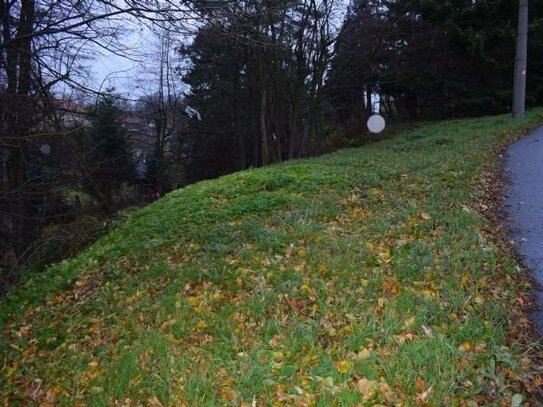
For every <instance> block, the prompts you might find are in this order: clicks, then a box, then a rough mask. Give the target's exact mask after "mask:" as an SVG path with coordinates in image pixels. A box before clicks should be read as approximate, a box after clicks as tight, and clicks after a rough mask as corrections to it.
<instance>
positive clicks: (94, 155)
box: [84, 93, 135, 213]
mask: <svg viewBox="0 0 543 407" xmlns="http://www.w3.org/2000/svg"><path fill="white" fill-rule="evenodd" d="M88 144H89V145H88V147H87V148H88V150H89V154H88V156H87V160H86V163H87V168H88V170H87V171H86V173H87V174H86V177H85V178H84V186H85V189H86V190H87V192H88V193H89V194H91V195H92V196H94V198H95V199H97V200H98V201H99V202H100V203H101V205H102V207H103V208H104V210H105V211H106V212H108V213H112V211H113V204H114V201H115V198H116V197H118V196H119V194H120V190H121V186H122V184H123V183H129V182H132V181H133V180H134V177H135V171H134V165H133V162H132V159H131V155H130V149H129V143H128V137H127V132H126V130H125V128H124V127H123V125H122V120H121V112H120V111H119V109H118V108H117V107H116V98H115V96H114V95H112V94H111V93H108V94H106V95H104V96H102V97H101V98H100V100H99V101H98V102H97V104H96V106H95V108H94V111H93V112H92V116H91V127H90V130H89V137H88Z"/></svg>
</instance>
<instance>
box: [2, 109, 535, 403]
mask: <svg viewBox="0 0 543 407" xmlns="http://www.w3.org/2000/svg"><path fill="white" fill-rule="evenodd" d="M542 119H543V111H541V110H537V111H532V112H530V113H529V115H528V117H527V118H526V119H525V120H524V121H522V122H513V121H512V120H510V119H508V118H507V117H504V116H502V117H496V118H485V119H478V120H467V121H454V122H445V123H441V124H436V125H431V126H427V127H423V128H420V129H417V130H414V131H411V132H408V133H406V134H403V135H401V136H399V137H397V138H395V139H393V140H387V141H384V142H380V143H376V144H373V145H369V146H366V147H363V148H359V149H351V150H344V151H340V152H338V153H335V154H331V155H327V156H324V157H321V158H318V159H311V160H305V161H297V162H291V163H287V164H284V165H278V166H272V167H268V168H263V169H257V170H252V171H246V172H242V173H238V174H234V175H230V176H226V177H223V178H221V179H219V180H215V181H208V182H202V183H199V184H196V185H192V186H189V187H187V188H185V189H183V190H179V191H175V192H173V193H171V194H169V195H168V196H167V197H166V198H164V199H162V200H160V201H159V202H156V203H155V204H153V205H150V206H149V207H146V208H144V209H142V210H140V211H137V212H135V213H134V214H132V215H131V216H130V218H129V219H128V220H127V221H126V224H124V225H121V226H120V227H119V228H117V229H116V230H114V231H113V232H112V233H110V234H109V235H107V236H106V237H104V238H103V239H101V240H100V241H99V242H98V243H96V244H95V245H94V246H93V247H91V248H90V249H89V250H87V251H85V252H84V253H83V254H82V255H80V256H79V257H77V258H75V259H73V260H70V261H67V262H63V263H61V264H58V265H56V266H54V267H51V268H50V269H49V271H48V272H47V273H46V274H44V275H41V276H35V277H33V278H30V279H28V281H26V282H25V283H24V284H22V285H21V287H20V288H18V289H17V290H16V292H15V293H14V294H13V295H12V296H11V297H10V298H9V299H8V300H5V301H4V302H3V303H2V305H1V308H0V315H1V325H0V329H1V330H2V331H3V334H4V335H1V337H2V338H3V339H0V341H1V342H0V356H1V357H2V363H3V365H2V372H1V377H0V386H1V392H2V395H3V397H4V398H5V399H6V400H8V403H10V404H16V403H17V402H18V401H19V402H22V403H24V404H26V403H29V402H31V401H32V400H34V401H35V402H36V403H39V402H42V403H45V404H47V403H53V402H56V403H66V404H73V403H74V402H75V401H76V400H78V401H80V402H81V403H82V404H92V405H99V404H112V403H113V401H114V400H119V401H124V402H125V403H129V401H128V400H131V402H132V404H136V403H137V402H138V401H141V402H143V403H144V404H150V405H160V403H163V404H182V403H183V402H186V403H187V404H189V405H202V404H206V403H209V404H221V405H222V404H228V403H234V404H239V403H241V402H244V403H246V404H248V405H250V404H251V403H252V401H253V399H254V400H256V402H257V404H269V403H272V402H280V403H285V404H299V405H304V404H314V403H317V404H320V405H330V404H338V405H340V404H341V405H351V404H353V403H357V402H366V403H373V402H381V403H385V404H394V403H402V402H403V403H408V404H410V403H416V402H418V403H424V402H425V401H428V402H430V403H434V404H451V403H453V402H455V401H459V400H466V399H472V400H476V401H478V402H480V403H490V402H491V401H495V400H503V401H505V402H510V400H511V399H512V397H515V401H519V400H520V396H519V395H516V396H514V395H515V394H516V393H522V394H523V397H529V396H530V394H529V391H530V390H532V391H533V389H532V386H533V385H534V383H535V384H536V385H537V384H539V383H540V378H539V376H537V375H536V373H537V371H536V366H535V364H534V363H533V362H532V361H531V360H530V359H529V356H530V354H533V352H534V349H532V350H530V349H527V347H526V346H525V345H522V344H521V341H520V340H519V337H517V336H515V334H514V333H512V332H511V331H512V329H511V328H512V327H513V325H512V323H511V319H518V318H520V316H521V314H520V312H519V309H518V304H517V303H518V301H517V295H518V293H519V291H518V290H519V289H520V290H526V289H527V286H526V284H525V283H523V284H521V286H520V287H517V285H518V283H517V282H518V281H519V280H520V278H519V276H518V268H517V265H516V263H515V261H514V260H513V259H512V258H511V257H510V256H507V255H506V254H504V253H501V252H500V250H499V249H498V248H497V247H496V246H495V245H494V244H493V243H491V241H490V240H489V239H488V238H487V237H485V234H484V232H483V231H484V230H485V229H486V228H488V226H489V225H488V222H486V221H485V220H484V219H483V218H482V217H481V216H479V215H478V214H477V213H475V212H474V211H473V210H471V209H470V205H472V203H473V201H474V199H475V198H476V196H474V193H475V188H474V185H475V184H474V180H475V177H476V176H477V175H478V174H480V172H481V168H482V166H483V164H484V163H486V162H488V160H489V159H490V158H491V157H492V156H493V152H495V151H496V150H495V149H496V148H497V146H499V145H500V144H502V143H503V142H504V141H505V140H506V139H507V137H509V136H510V135H511V134H512V133H514V132H519V131H521V130H522V129H525V128H527V127H529V126H533V125H534V124H536V123H538V122H541V121H542ZM530 352H531V353H530Z"/></svg>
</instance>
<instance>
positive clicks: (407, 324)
mask: <svg viewBox="0 0 543 407" xmlns="http://www.w3.org/2000/svg"><path fill="white" fill-rule="evenodd" d="M414 323H415V317H411V318H408V319H407V320H406V321H405V322H404V323H403V327H404V328H410V327H411V326H413V324H414Z"/></svg>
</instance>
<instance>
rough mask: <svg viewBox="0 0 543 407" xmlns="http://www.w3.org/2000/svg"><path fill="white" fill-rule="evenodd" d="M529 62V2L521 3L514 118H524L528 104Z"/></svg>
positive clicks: (514, 90)
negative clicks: (527, 69) (527, 75)
mask: <svg viewBox="0 0 543 407" xmlns="http://www.w3.org/2000/svg"><path fill="white" fill-rule="evenodd" d="M527 60H528V0H520V1H519V12H518V33H517V50H516V54H515V79H514V87H513V117H514V118H515V119H519V118H521V117H523V116H524V108H525V104H526V66H527Z"/></svg>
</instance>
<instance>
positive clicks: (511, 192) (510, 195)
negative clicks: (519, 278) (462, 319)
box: [504, 127, 543, 334]
mask: <svg viewBox="0 0 543 407" xmlns="http://www.w3.org/2000/svg"><path fill="white" fill-rule="evenodd" d="M505 171H506V173H508V175H509V176H510V183H509V184H508V186H507V187H506V191H505V194H506V198H505V203H504V206H505V208H504V209H505V212H506V213H507V214H508V216H509V226H510V228H511V235H510V238H511V240H513V241H514V242H515V245H516V246H517V249H518V252H519V253H520V254H521V255H523V256H525V260H524V263H525V265H526V266H528V267H529V268H531V269H532V270H533V273H534V274H533V275H534V278H535V280H536V281H537V282H539V283H540V284H541V287H539V288H537V289H536V290H535V294H536V297H537V298H538V301H539V306H540V308H541V310H539V311H536V312H534V313H533V320H534V322H535V324H536V326H537V328H538V330H539V332H540V333H542V334H543V127H540V128H539V129H537V130H535V131H533V132H532V133H530V134H528V135H527V136H525V137H523V138H522V139H520V140H519V141H517V142H516V143H514V144H512V145H511V146H510V147H509V149H508V150H507V154H506V160H505Z"/></svg>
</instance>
